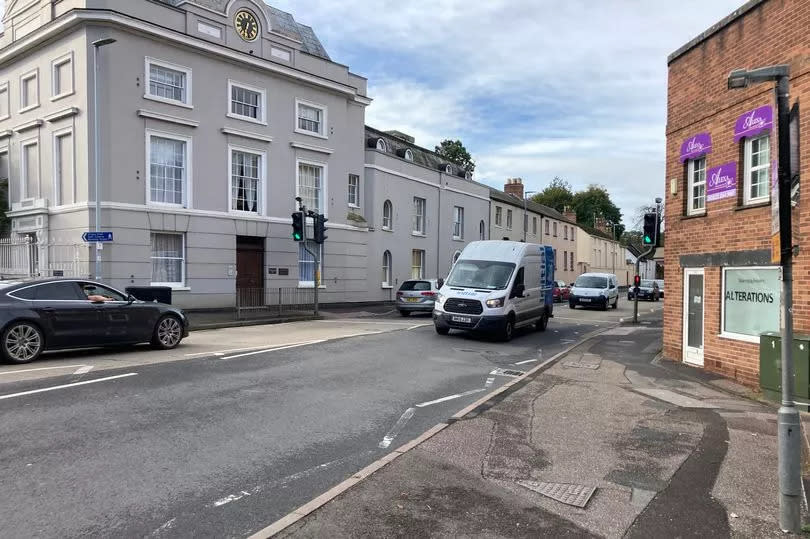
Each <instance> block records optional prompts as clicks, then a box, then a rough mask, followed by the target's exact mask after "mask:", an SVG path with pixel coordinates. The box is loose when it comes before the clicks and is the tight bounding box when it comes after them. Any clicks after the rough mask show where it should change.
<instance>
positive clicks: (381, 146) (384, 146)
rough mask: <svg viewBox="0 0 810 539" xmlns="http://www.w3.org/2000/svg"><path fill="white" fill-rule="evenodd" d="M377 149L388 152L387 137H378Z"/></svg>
mask: <svg viewBox="0 0 810 539" xmlns="http://www.w3.org/2000/svg"><path fill="white" fill-rule="evenodd" d="M297 108H298V107H296V109H297ZM296 114H298V112H297V111H296ZM377 150H378V151H381V152H387V151H388V144H386V143H385V139H383V138H378V139H377Z"/></svg>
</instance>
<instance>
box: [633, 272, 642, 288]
mask: <svg viewBox="0 0 810 539" xmlns="http://www.w3.org/2000/svg"><path fill="white" fill-rule="evenodd" d="M633 286H636V287H638V286H641V275H636V276H635V277H633Z"/></svg>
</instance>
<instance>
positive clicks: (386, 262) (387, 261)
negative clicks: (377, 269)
mask: <svg viewBox="0 0 810 539" xmlns="http://www.w3.org/2000/svg"><path fill="white" fill-rule="evenodd" d="M392 262H393V257H392V256H391V251H389V250H388V249H386V250H385V251H383V259H382V270H383V280H382V283H380V286H381V287H382V288H393V286H392V285H391V282H392V281H393V278H392V277H393V271H392V269H393V268H392V266H393V264H392Z"/></svg>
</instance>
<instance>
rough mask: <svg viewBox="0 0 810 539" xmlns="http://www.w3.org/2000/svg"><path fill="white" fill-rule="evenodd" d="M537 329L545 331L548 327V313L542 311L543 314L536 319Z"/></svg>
mask: <svg viewBox="0 0 810 539" xmlns="http://www.w3.org/2000/svg"><path fill="white" fill-rule="evenodd" d="M536 327H537V330H538V331H545V330H546V328H547V327H548V313H543V316H541V317H540V320H538V321H537V326H536Z"/></svg>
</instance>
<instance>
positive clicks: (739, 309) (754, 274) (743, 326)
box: [721, 267, 781, 343]
mask: <svg viewBox="0 0 810 539" xmlns="http://www.w3.org/2000/svg"><path fill="white" fill-rule="evenodd" d="M780 285H781V283H780V281H779V268H776V267H745V268H724V269H723V305H722V321H721V336H723V337H729V338H732V339H739V340H743V341H748V342H753V343H758V342H759V335H760V334H761V333H764V332H766V331H779V303H780V290H781V287H780Z"/></svg>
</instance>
